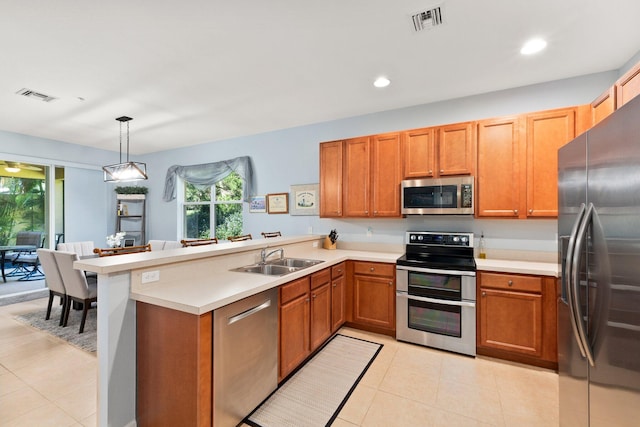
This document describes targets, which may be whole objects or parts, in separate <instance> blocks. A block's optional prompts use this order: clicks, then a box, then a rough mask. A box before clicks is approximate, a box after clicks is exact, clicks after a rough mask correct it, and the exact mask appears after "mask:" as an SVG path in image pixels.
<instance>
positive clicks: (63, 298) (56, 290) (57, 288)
mask: <svg viewBox="0 0 640 427" xmlns="http://www.w3.org/2000/svg"><path fill="white" fill-rule="evenodd" d="M54 252H55V251H53V250H51V249H42V248H41V249H38V250H37V253H38V258H39V259H40V264H41V265H42V269H43V270H44V283H45V284H46V285H47V288H49V303H48V304H47V315H46V316H45V318H44V320H49V318H50V317H51V306H52V305H53V299H54V297H56V296H59V297H60V304H61V305H62V313H60V323H59V325H60V326H62V323H63V320H64V313H65V312H66V309H67V301H68V300H67V290H66V289H65V287H64V282H63V281H62V276H61V275H60V270H58V264H57V263H56V259H55V256H54Z"/></svg>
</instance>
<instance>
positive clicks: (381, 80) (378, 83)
mask: <svg viewBox="0 0 640 427" xmlns="http://www.w3.org/2000/svg"><path fill="white" fill-rule="evenodd" d="M390 84H391V80H389V79H388V78H386V77H378V78H377V79H376V80H375V81H374V82H373V85H374V86H375V87H387V86H389V85H390Z"/></svg>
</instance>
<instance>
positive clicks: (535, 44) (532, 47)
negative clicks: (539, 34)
mask: <svg viewBox="0 0 640 427" xmlns="http://www.w3.org/2000/svg"><path fill="white" fill-rule="evenodd" d="M545 47H547V42H546V41H544V40H542V39H540V38H537V39H531V40H529V41H528V42H526V43H525V44H524V46H522V49H520V53H521V54H523V55H533V54H534V53H538V52H540V51H541V50H542V49H544V48H545Z"/></svg>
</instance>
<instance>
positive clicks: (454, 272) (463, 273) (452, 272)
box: [396, 264, 476, 277]
mask: <svg viewBox="0 0 640 427" xmlns="http://www.w3.org/2000/svg"><path fill="white" fill-rule="evenodd" d="M396 270H406V271H419V272H422V273H434V274H444V275H447V276H471V277H476V272H475V271H458V270H439V269H436V268H424V267H415V266H411V267H409V266H406V265H397V264H396Z"/></svg>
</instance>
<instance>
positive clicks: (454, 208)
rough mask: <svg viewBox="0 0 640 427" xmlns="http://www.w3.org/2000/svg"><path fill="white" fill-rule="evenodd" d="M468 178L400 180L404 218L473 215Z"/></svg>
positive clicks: (472, 181) (471, 185) (470, 185)
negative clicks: (408, 216) (411, 216)
mask: <svg viewBox="0 0 640 427" xmlns="http://www.w3.org/2000/svg"><path fill="white" fill-rule="evenodd" d="M473 188H474V178H473V177H472V176H460V177H453V178H426V179H408V180H404V181H402V213H403V214H404V215H473V213H474V207H473V199H474V194H473V191H474V190H473Z"/></svg>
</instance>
